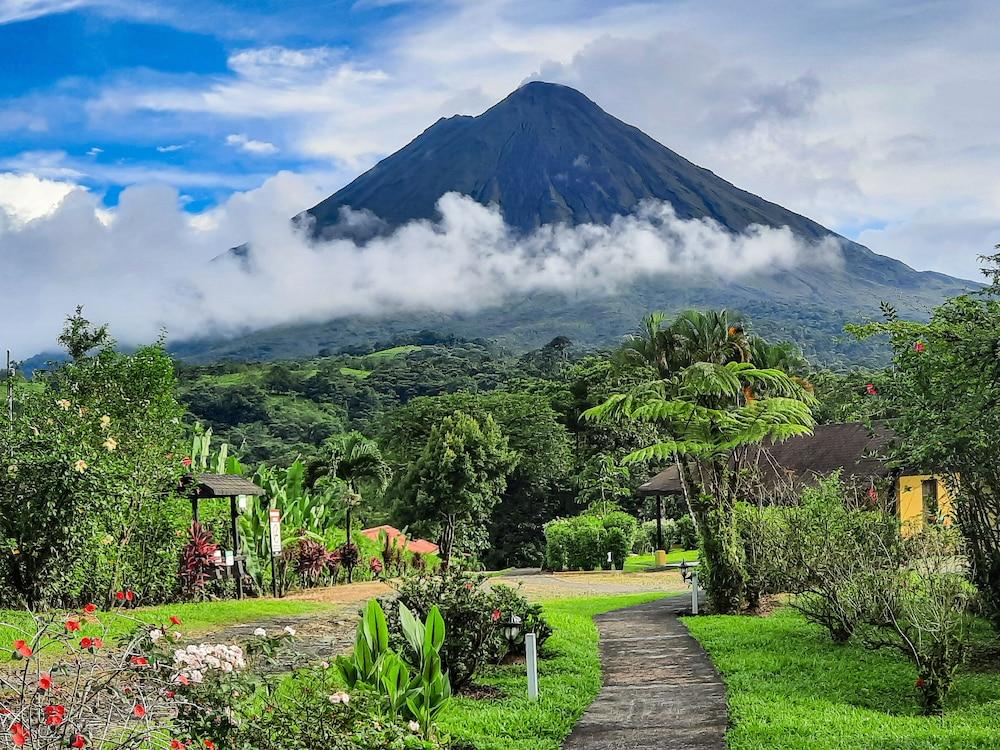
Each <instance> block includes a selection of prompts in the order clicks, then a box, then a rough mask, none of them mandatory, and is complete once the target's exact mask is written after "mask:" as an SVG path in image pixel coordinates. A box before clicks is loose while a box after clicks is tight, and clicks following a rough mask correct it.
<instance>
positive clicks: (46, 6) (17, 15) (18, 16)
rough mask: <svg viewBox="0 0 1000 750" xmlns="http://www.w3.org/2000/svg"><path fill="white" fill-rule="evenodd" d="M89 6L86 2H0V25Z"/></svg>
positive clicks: (68, 0)
mask: <svg viewBox="0 0 1000 750" xmlns="http://www.w3.org/2000/svg"><path fill="white" fill-rule="evenodd" d="M89 4H91V3H90V2H88V0H0V24H5V23H13V22H16V21H30V20H31V19H32V18H38V17H40V16H46V15H49V14H51V13H65V12H66V11H68V10H75V9H76V8H81V7H83V6H85V5H89Z"/></svg>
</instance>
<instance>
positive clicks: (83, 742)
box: [69, 734, 87, 747]
mask: <svg viewBox="0 0 1000 750" xmlns="http://www.w3.org/2000/svg"><path fill="white" fill-rule="evenodd" d="M69 746H70V747H86V746H87V738H86V737H84V736H83V735H82V734H78V735H76V736H75V737H73V741H72V742H71V743H69Z"/></svg>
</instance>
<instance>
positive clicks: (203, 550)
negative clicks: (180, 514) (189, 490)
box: [178, 521, 219, 597]
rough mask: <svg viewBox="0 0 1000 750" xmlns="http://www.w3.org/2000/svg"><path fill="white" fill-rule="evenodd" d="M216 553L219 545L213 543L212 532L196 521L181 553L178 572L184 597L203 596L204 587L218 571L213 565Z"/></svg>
mask: <svg viewBox="0 0 1000 750" xmlns="http://www.w3.org/2000/svg"><path fill="white" fill-rule="evenodd" d="M218 551H219V545H218V544H216V543H215V539H214V538H213V537H212V532H210V531H209V530H208V529H206V528H205V527H204V526H202V525H201V524H200V523H198V522H197V521H195V522H194V523H192V524H191V528H190V530H189V538H188V543H187V544H186V545H185V546H184V549H183V550H182V552H181V561H180V570H179V572H178V576H179V577H180V581H181V588H182V590H183V592H184V594H185V595H186V596H188V597H199V596H201V595H202V594H203V592H204V590H205V586H206V585H207V584H208V582H209V581H210V580H211V579H212V577H213V576H214V575H215V572H216V571H217V570H218V566H217V565H216V564H215V555H216V553H217V552H218Z"/></svg>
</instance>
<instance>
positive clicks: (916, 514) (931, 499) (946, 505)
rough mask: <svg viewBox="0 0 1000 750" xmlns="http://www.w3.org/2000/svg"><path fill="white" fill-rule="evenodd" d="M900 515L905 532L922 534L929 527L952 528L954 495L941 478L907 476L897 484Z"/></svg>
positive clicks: (897, 509) (919, 475)
mask: <svg viewBox="0 0 1000 750" xmlns="http://www.w3.org/2000/svg"><path fill="white" fill-rule="evenodd" d="M895 489H896V493H895V494H896V498H895V500H896V512H897V514H898V515H899V520H900V522H901V523H902V524H903V529H904V530H908V531H910V533H912V532H914V531H919V530H920V529H922V528H923V527H924V524H927V523H944V524H951V523H952V520H953V516H954V512H955V509H954V506H953V504H952V499H951V493H950V492H949V491H948V486H947V485H946V484H945V482H944V481H943V480H942V479H940V478H939V477H936V476H933V475H931V474H904V475H903V476H900V477H899V478H898V479H897V480H896V487H895Z"/></svg>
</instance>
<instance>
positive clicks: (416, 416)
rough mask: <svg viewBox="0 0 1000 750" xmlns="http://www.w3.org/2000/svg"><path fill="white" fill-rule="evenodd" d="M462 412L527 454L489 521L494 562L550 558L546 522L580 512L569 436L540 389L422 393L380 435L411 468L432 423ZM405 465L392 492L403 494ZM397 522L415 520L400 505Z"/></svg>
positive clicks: (491, 562) (503, 564)
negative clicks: (487, 422)
mask: <svg viewBox="0 0 1000 750" xmlns="http://www.w3.org/2000/svg"><path fill="white" fill-rule="evenodd" d="M455 411H462V412H464V413H466V414H475V415H477V417H479V416H485V415H489V416H491V417H492V418H493V419H494V420H495V421H496V423H497V425H498V426H499V427H500V430H501V432H502V433H503V434H504V435H505V436H506V438H507V440H508V441H509V447H510V449H511V450H512V451H515V452H516V453H517V454H518V456H519V457H520V458H519V460H518V463H517V465H516V466H515V468H514V469H513V471H512V472H511V473H510V476H509V477H508V479H507V484H506V488H505V489H504V491H503V494H502V498H501V501H500V503H499V504H498V505H497V506H496V508H495V510H494V512H493V514H492V517H491V518H490V519H489V531H490V546H489V551H488V553H487V555H488V557H487V560H486V561H487V562H488V564H489V565H491V566H498V567H507V566H510V565H538V564H541V561H542V557H543V555H544V537H543V534H542V526H543V524H545V522H546V521H549V520H551V519H552V518H555V517H556V516H557V515H560V514H565V513H566V512H567V511H569V512H572V511H573V510H575V506H574V503H573V494H572V492H571V487H570V479H569V477H570V469H571V466H572V452H571V443H570V436H569V433H568V431H567V430H566V428H565V427H564V426H563V425H562V424H561V423H560V419H559V415H558V414H557V413H556V412H555V411H554V410H553V409H552V407H551V406H550V405H549V399H548V397H547V396H545V395H542V394H535V393H512V392H508V391H493V392H491V393H482V394H475V393H454V394H448V395H442V396H436V397H425V398H417V399H414V400H413V401H411V402H410V403H408V404H407V405H406V406H403V407H400V408H399V409H396V410H394V411H392V412H390V413H389V414H387V415H386V418H385V420H384V422H383V426H382V429H381V430H380V440H381V441H382V443H383V445H384V446H385V447H386V451H387V453H389V454H390V455H391V456H392V457H393V459H394V460H395V461H398V463H399V464H402V465H410V464H412V462H413V461H414V460H415V459H416V457H417V456H419V455H420V454H421V453H422V451H423V448H424V446H425V445H426V443H427V439H428V437H429V434H430V431H431V429H432V427H434V426H435V425H437V424H438V423H439V422H440V421H441V420H442V419H443V418H444V417H446V416H449V415H451V414H452V413H454V412H455ZM405 474H406V472H405V470H403V471H402V472H400V473H399V474H398V475H397V482H398V483H397V486H396V487H394V488H393V489H392V490H390V493H391V494H392V496H393V497H395V498H398V497H400V496H401V494H402V493H401V489H402V484H403V479H404V477H405ZM395 507H396V520H397V521H398V525H401V526H402V525H405V523H407V522H408V520H409V517H408V516H407V515H406V513H405V512H402V511H405V506H404V505H403V504H400V503H396V506H395Z"/></svg>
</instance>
